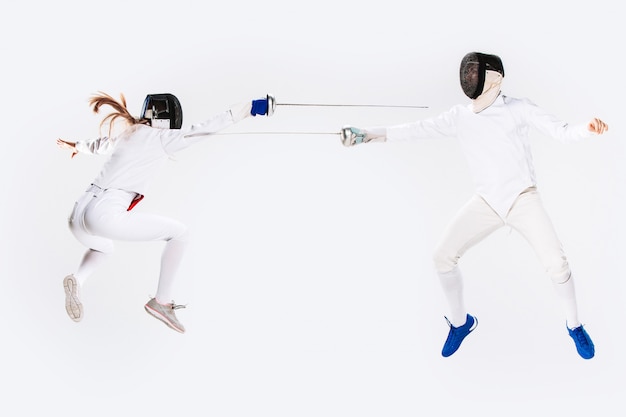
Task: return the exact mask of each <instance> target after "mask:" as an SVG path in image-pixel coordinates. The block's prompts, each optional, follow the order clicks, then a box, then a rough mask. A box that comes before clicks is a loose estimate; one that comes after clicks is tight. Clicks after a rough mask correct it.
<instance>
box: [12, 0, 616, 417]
mask: <svg viewBox="0 0 626 417" xmlns="http://www.w3.org/2000/svg"><path fill="white" fill-rule="evenodd" d="M618 5H619V3H616V2H609V1H605V0H600V1H595V2H592V3H585V4H584V6H583V5H582V3H581V2H571V1H553V2H547V1H535V0H533V1H527V2H524V3H519V4H512V3H511V4H508V3H503V2H501V1H492V0H488V1H484V2H462V1H442V2H428V3H419V2H417V3H416V2H407V1H399V0H390V1H385V2H382V3H381V2H378V3H376V2H375V3H368V2H363V1H341V0H335V1H328V0H319V1H316V2H293V1H281V0H269V1H252V0H245V1H228V2H227V1H222V2H193V1H185V0H181V1H176V2H173V1H170V2H168V1H161V0H153V1H142V2H136V1H117V0H115V1H108V2H100V3H93V2H78V1H68V0H60V1H56V2H44V1H34V2H21V3H19V4H18V3H15V2H13V3H12V4H10V5H6V7H5V8H4V11H3V13H2V16H1V17H0V35H1V36H2V43H0V51H1V53H2V68H1V70H0V71H1V74H2V77H1V78H2V99H1V100H0V103H1V104H0V106H1V113H2V116H3V117H2V122H3V125H2V126H3V127H2V131H3V141H4V146H3V151H2V153H1V155H0V158H1V163H0V173H1V175H0V181H2V192H3V194H4V197H3V201H2V208H1V210H2V216H1V217H0V222H1V223H0V231H1V233H2V239H1V245H2V246H1V253H2V259H1V260H0V291H1V294H2V297H3V304H4V305H3V311H4V318H3V320H1V324H0V326H1V328H2V343H1V345H0V346H1V347H0V353H1V355H0V375H1V378H0V380H1V381H2V382H1V389H0V397H1V399H2V400H1V403H2V407H3V409H4V410H11V415H14V416H33V415H48V414H53V415H57V414H59V415H60V414H63V415H65V416H68V417H69V416H79V415H80V416H90V417H92V416H94V417H95V416H109V415H112V414H116V415H122V416H131V415H135V416H142V415H153V416H170V415H189V416H223V417H231V416H232V417H235V416H236V417H239V416H246V417H248V416H272V417H282V416H289V417H293V416H315V417H320V416H333V417H335V416H337V417H339V416H341V417H345V416H368V417H369V416H394V417H395V416H402V417H404V416H416V415H430V416H454V415H458V414H463V415H472V416H473V415H481V416H528V415H550V414H554V413H557V414H558V415H570V416H582V415H588V414H590V413H591V414H593V415H598V416H604V415H615V414H614V413H611V412H609V411H608V410H619V409H620V407H621V403H622V400H621V397H622V395H623V393H624V388H625V382H624V379H623V375H624V371H625V363H626V361H625V359H624V354H623V347H624V343H626V338H625V337H624V334H623V329H624V323H625V322H626V320H625V303H624V293H625V288H626V286H625V284H624V271H623V268H622V265H621V256H623V252H624V248H625V247H626V242H625V240H624V233H623V232H624V225H625V220H624V217H623V213H624V212H625V209H626V202H625V199H624V194H625V192H624V184H625V180H626V170H625V168H624V163H623V161H624V156H625V148H624V144H623V141H622V136H623V129H622V125H621V122H622V119H623V103H622V96H623V95H624V93H625V92H626V91H625V88H624V77H623V63H622V61H623V58H622V55H623V54H622V53H621V49H620V46H619V42H620V40H621V39H624V36H625V35H626V33H625V30H624V26H623V22H622V19H621V17H620V16H621V14H620V13H619V12H618V9H617V7H618ZM474 50H476V51H482V52H487V53H494V54H498V55H499V56H500V57H501V58H502V60H503V62H504V66H505V70H506V78H505V79H504V84H503V92H504V93H505V94H508V95H511V96H515V97H528V98H530V99H531V100H533V101H534V102H535V103H537V104H538V105H540V106H542V107H544V108H546V109H548V110H550V111H552V112H553V113H555V114H556V115H558V116H559V117H561V118H563V119H564V120H567V121H569V122H570V123H585V122H587V121H588V120H589V119H591V118H592V117H596V116H597V117H600V118H602V119H603V120H605V121H606V122H607V123H608V124H609V126H610V131H609V132H608V133H607V134H606V135H604V136H602V137H599V138H595V139H593V140H589V141H586V142H583V143H579V144H576V145H567V146H566V145H562V144H560V143H558V142H556V141H554V140H552V139H550V138H546V137H543V136H541V135H538V134H537V133H536V132H533V134H532V135H533V136H532V137H531V140H532V146H533V152H534V157H535V165H536V171H537V176H538V181H539V189H540V191H541V193H542V195H543V198H544V202H545V205H546V208H547V210H548V211H549V213H550V214H551V216H552V219H553V222H554V224H555V227H556V228H557V231H558V233H559V235H560V237H561V240H562V242H563V245H564V247H565V251H566V253H567V255H568V257H569V260H570V263H571V266H572V269H573V273H574V276H575V279H576V285H577V290H578V299H579V310H580V317H581V319H582V321H583V323H585V325H586V328H587V330H588V331H589V333H590V334H591V336H592V337H593V339H594V341H595V343H596V357H595V358H594V359H592V360H590V361H584V360H583V359H581V358H580V357H578V355H577V353H576V351H575V347H574V344H573V342H572V340H571V339H570V338H569V337H568V335H567V331H566V329H565V322H564V318H563V314H562V311H561V308H560V306H559V305H558V304H557V300H556V299H555V297H554V294H553V292H552V286H551V284H550V282H549V279H548V278H547V276H546V275H545V274H544V273H543V271H542V270H541V268H540V266H539V265H538V261H537V260H536V258H535V255H534V254H533V253H532V251H531V249H530V248H529V247H528V246H527V245H526V243H525V242H524V241H523V240H522V238H521V237H520V236H519V235H517V234H516V233H515V232H513V233H511V232H510V231H509V230H505V229H502V230H500V231H498V232H496V233H495V234H494V235H492V236H491V237H489V238H488V239H487V240H486V241H484V242H483V243H482V244H481V245H479V246H478V247H476V248H474V249H473V250H471V251H470V252H468V253H467V254H466V256H465V257H464V258H463V259H462V261H461V266H462V268H463V270H464V273H465V277H466V302H467V306H468V308H469V309H470V311H471V312H472V313H473V314H475V315H477V316H478V318H479V320H480V326H479V327H478V329H477V330H476V332H475V333H474V334H472V336H471V337H469V338H468V339H467V340H466V341H465V342H464V344H463V346H462V347H461V349H460V350H459V351H458V352H457V353H456V354H455V355H454V356H452V357H450V358H442V357H441V355H440V351H441V347H442V344H443V342H444V340H445V337H446V335H447V331H448V328H447V326H446V323H445V320H444V318H443V315H444V314H445V313H446V305H445V302H444V299H443V296H442V293H441V290H440V288H439V284H438V282H437V280H436V277H435V274H434V271H433V267H432V261H431V253H432V249H433V247H434V244H435V242H436V241H437V239H438V238H439V236H440V234H441V232H442V231H443V228H444V227H445V225H446V224H447V222H448V221H449V220H450V219H451V217H452V216H453V215H454V213H455V212H456V210H457V209H458V208H459V207H460V206H461V205H462V204H463V203H464V202H465V201H466V200H467V199H468V198H469V197H470V196H471V195H472V193H473V189H472V183H471V180H470V179H469V178H468V172H467V169H466V166H465V162H464V160H463V156H462V155H461V154H460V151H459V148H458V147H457V144H456V143H455V141H454V140H450V141H424V142H413V143H403V144H384V143H383V144H368V145H364V146H360V147H354V148H344V147H343V146H342V145H341V144H340V141H339V136H338V135H337V134H331V135H295V134H286V135H247V134H246V135H220V136H214V137H211V138H208V139H207V140H206V141H204V142H202V143H200V144H198V145H197V146H195V147H194V148H190V149H187V150H185V151H183V152H182V153H180V154H179V155H178V157H177V158H176V160H175V161H172V162H171V163H169V164H168V165H167V167H166V168H165V170H164V171H163V172H162V175H161V176H160V177H159V178H158V180H157V181H156V183H155V184H154V186H153V188H152V193H151V194H149V195H148V196H147V197H146V198H145V200H144V201H143V202H142V203H141V204H140V206H139V207H138V208H137V210H145V211H155V212H158V213H162V214H165V215H170V216H173V217H176V218H178V219H180V220H182V221H184V222H186V223H187V224H188V225H189V226H190V228H191V230H192V233H193V235H192V241H191V244H190V246H189V251H188V253H187V254H186V257H185V260H184V263H183V265H182V269H181V271H180V277H179V281H178V286H177V291H176V293H177V297H176V299H175V301H176V302H177V303H181V304H187V309H185V310H178V316H179V318H180V319H181V321H182V322H183V323H184V324H185V326H186V327H187V333H186V334H184V335H181V334H177V333H175V332H173V331H171V330H169V329H168V328H166V327H165V326H164V325H163V324H161V323H159V322H158V321H156V320H154V319H153V318H151V317H149V316H148V315H147V314H146V313H145V312H144V311H143V304H144V303H145V302H146V301H147V300H148V299H149V296H151V295H154V292H155V290H156V284H157V274H158V265H159V256H160V251H161V248H162V244H161V243H132V244H131V243H124V242H121V243H119V244H118V245H117V251H116V255H115V257H114V258H113V259H112V261H111V262H110V263H109V264H107V265H106V266H105V267H104V268H103V269H101V270H99V271H97V273H95V274H94V275H93V276H92V277H91V278H90V279H89V280H88V281H87V283H86V285H85V286H84V288H83V302H84V306H85V318H84V320H83V321H82V322H80V323H78V324H77V323H74V322H72V321H71V320H70V319H69V318H68V317H67V315H66V313H65V310H64V294H63V289H62V279H63V277H64V276H65V275H67V274H68V273H71V272H73V271H74V269H75V268H76V266H77V265H78V262H79V260H80V257H81V256H82V254H83V251H84V248H82V247H81V246H80V245H79V244H78V243H77V242H76V241H75V240H74V238H73V236H72V235H71V234H70V232H69V230H68V228H67V223H66V219H67V216H68V215H69V212H70V210H71V208H72V205H73V202H74V200H75V199H76V198H77V197H78V196H79V195H80V194H81V193H82V192H83V190H84V189H85V188H86V186H87V185H88V184H89V183H90V181H91V180H92V179H93V177H95V175H96V174H97V172H98V170H99V168H100V166H101V165H102V163H103V162H104V159H103V158H100V157H89V156H85V155H78V156H77V157H76V158H74V159H70V158H69V153H67V152H63V151H61V150H58V149H57V148H56V146H55V139H56V138H57V137H61V138H65V139H68V140H77V139H87V138H93V137H96V136H98V135H99V132H98V124H99V121H100V118H101V116H98V115H93V114H92V113H91V112H90V109H89V107H88V105H87V99H88V98H89V96H90V95H91V94H93V93H95V92H97V91H104V92H107V93H110V94H112V95H114V96H118V95H119V94H120V93H124V94H125V95H126V98H127V101H128V105H129V108H130V109H131V111H132V112H134V113H135V114H138V113H139V111H140V108H141V104H142V102H143V99H144V97H145V95H146V94H148V93H161V92H170V93H173V94H175V95H177V96H178V98H179V99H180V100H181V103H182V105H183V110H184V124H185V126H188V125H189V124H191V123H194V122H200V121H203V120H204V119H206V118H208V117H209V116H212V115H213V114H216V113H218V112H221V111H223V110H226V109H227V108H229V106H230V105H231V104H234V103H238V102H241V101H246V100H251V99H254V98H260V97H263V96H264V95H265V94H267V93H271V94H273V95H275V97H276V99H277V102H278V103H281V102H283V103H289V102H305V103H306V102H321V103H376V104H400V105H427V106H429V108H428V109H355V108H299V107H286V106H279V107H278V108H277V111H276V113H275V115H274V116H273V117H271V118H260V117H257V118H250V119H246V120H244V121H243V122H241V123H240V124H239V125H237V126H234V127H232V128H229V129H228V130H227V131H228V132H252V131H255V132H261V131H266V132H267V131H283V132H294V131H296V132H337V133H338V132H339V130H340V129H341V127H342V126H343V125H345V124H351V125H354V126H360V127H365V126H372V125H392V124H397V123H404V122H408V121H412V120H416V119H419V118H423V117H431V116H435V115H437V114H439V113H440V112H442V111H444V110H447V109H448V108H449V107H451V106H452V105H454V104H456V103H459V102H464V101H466V100H467V99H466V97H465V96H464V95H463V94H462V91H461V89H460V87H459V84H458V65H459V62H460V59H461V58H462V56H463V55H464V54H465V53H466V52H469V51H474Z"/></svg>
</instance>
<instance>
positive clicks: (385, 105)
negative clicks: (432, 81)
mask: <svg viewBox="0 0 626 417" xmlns="http://www.w3.org/2000/svg"><path fill="white" fill-rule="evenodd" d="M276 105H277V106H298V107H380V108H385V107H388V108H405V109H427V108H428V106H412V105H398V104H326V103H323V104H322V103H276Z"/></svg>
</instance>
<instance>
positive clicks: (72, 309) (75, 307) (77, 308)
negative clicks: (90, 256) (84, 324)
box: [63, 275, 83, 322]
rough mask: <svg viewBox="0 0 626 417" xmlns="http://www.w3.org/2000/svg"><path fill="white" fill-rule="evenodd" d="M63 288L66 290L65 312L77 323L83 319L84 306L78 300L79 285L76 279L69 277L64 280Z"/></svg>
mask: <svg viewBox="0 0 626 417" xmlns="http://www.w3.org/2000/svg"><path fill="white" fill-rule="evenodd" d="M63 288H64V289H65V311H67V315H68V316H70V318H71V319H72V320H74V321H76V322H79V321H81V320H82V318H83V305H82V303H81V302H80V300H79V299H78V284H77V283H76V278H74V277H73V276H71V275H70V276H67V277H65V279H64V280H63Z"/></svg>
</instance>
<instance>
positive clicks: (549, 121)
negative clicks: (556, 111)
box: [522, 99, 595, 143]
mask: <svg viewBox="0 0 626 417" xmlns="http://www.w3.org/2000/svg"><path fill="white" fill-rule="evenodd" d="M522 103H523V105H524V117H525V120H526V122H527V123H528V124H529V125H530V126H533V127H534V128H536V129H537V130H539V131H540V132H541V133H543V134H544V135H547V136H550V137H552V138H554V139H557V140H558V141H560V142H563V143H573V142H578V141H581V140H583V139H586V138H590V137H592V136H594V135H595V134H594V133H593V132H590V131H589V130H588V129H587V125H586V124H577V125H570V124H569V123H567V122H564V121H562V120H561V119H559V118H557V117H556V116H554V115H552V114H550V113H548V112H546V111H544V110H543V109H542V108H540V107H538V106H537V105H536V104H534V103H533V102H531V101H530V100H528V99H523V100H522Z"/></svg>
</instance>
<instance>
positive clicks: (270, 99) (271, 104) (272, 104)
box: [267, 94, 428, 116]
mask: <svg viewBox="0 0 626 417" xmlns="http://www.w3.org/2000/svg"><path fill="white" fill-rule="evenodd" d="M277 106H291V107H377V108H385V107H386V108H405V109H427V108H428V106H411V105H398V104H330V103H278V102H276V98H275V97H274V96H273V95H272V94H268V95H267V115H268V116H271V115H272V114H274V111H275V110H276V107H277Z"/></svg>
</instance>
